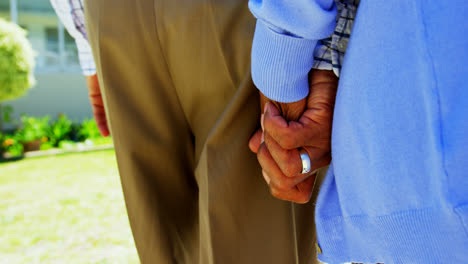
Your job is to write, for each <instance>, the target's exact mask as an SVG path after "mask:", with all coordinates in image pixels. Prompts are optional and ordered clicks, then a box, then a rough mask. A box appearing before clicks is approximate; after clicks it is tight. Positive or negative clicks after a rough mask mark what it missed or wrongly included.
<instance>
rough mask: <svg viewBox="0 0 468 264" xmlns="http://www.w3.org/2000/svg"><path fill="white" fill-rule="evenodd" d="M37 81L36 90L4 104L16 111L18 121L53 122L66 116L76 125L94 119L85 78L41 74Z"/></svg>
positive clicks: (65, 74)
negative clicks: (44, 119)
mask: <svg viewBox="0 0 468 264" xmlns="http://www.w3.org/2000/svg"><path fill="white" fill-rule="evenodd" d="M36 78H37V84H36V86H35V87H33V88H31V89H30V90H29V91H28V93H27V95H25V96H23V97H21V98H18V99H16V100H13V101H7V102H5V103H4V105H11V106H12V107H13V111H14V112H13V113H14V114H13V117H14V118H15V119H19V117H20V115H21V114H27V115H30V116H36V117H43V116H50V117H51V118H52V119H53V118H56V117H57V116H58V115H59V114H66V115H67V116H68V117H70V118H71V119H72V120H76V121H82V120H83V119H85V118H89V117H92V114H93V113H92V111H91V106H90V103H89V100H88V90H87V88H86V83H85V79H84V77H83V76H82V75H80V74H70V73H52V74H38V75H37V76H36ZM10 128H11V127H10Z"/></svg>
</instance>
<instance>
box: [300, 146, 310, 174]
mask: <svg viewBox="0 0 468 264" xmlns="http://www.w3.org/2000/svg"><path fill="white" fill-rule="evenodd" d="M299 154H300V155H301V160H302V172H301V173H303V174H304V173H309V172H310V169H311V162H310V157H309V154H308V153H307V151H305V149H303V148H301V150H299Z"/></svg>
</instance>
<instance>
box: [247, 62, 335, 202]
mask: <svg viewBox="0 0 468 264" xmlns="http://www.w3.org/2000/svg"><path fill="white" fill-rule="evenodd" d="M337 86H338V78H337V77H336V76H335V74H334V73H333V71H328V70H313V71H312V72H311V73H310V91H309V95H308V97H307V98H305V99H303V100H301V101H299V102H295V103H287V104H286V103H278V102H274V101H270V100H269V99H268V98H266V97H265V96H264V95H263V94H261V101H260V103H261V106H262V109H264V112H263V114H262V118H261V119H262V120H261V125H262V128H261V129H259V130H258V131H257V132H256V133H255V134H254V135H253V136H252V138H251V139H250V141H249V148H250V149H251V150H252V151H253V152H254V153H256V154H257V158H258V161H259V163H260V165H261V166H262V173H263V177H264V178H265V181H266V182H267V184H268V186H269V188H270V192H271V194H272V195H273V196H274V197H276V198H278V199H282V200H288V201H292V202H296V203H307V202H308V201H309V200H310V197H311V195H312V191H313V188H314V183H315V177H316V171H317V170H318V169H319V168H321V167H324V166H326V165H328V164H329V163H330V161H331V127H332V119H333V109H334V105H335V97H336V90H337ZM301 148H302V149H304V150H305V151H306V152H307V154H308V155H309V157H310V161H311V169H310V172H309V173H305V174H303V173H301V172H302V160H301V158H300V154H299V151H300V149H301Z"/></svg>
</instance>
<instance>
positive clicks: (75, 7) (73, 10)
mask: <svg viewBox="0 0 468 264" xmlns="http://www.w3.org/2000/svg"><path fill="white" fill-rule="evenodd" d="M50 3H51V4H52V6H53V7H54V9H55V12H56V13H57V16H58V17H59V19H60V21H61V22H62V23H63V25H64V26H65V28H66V29H67V31H68V33H69V34H70V35H71V36H72V37H73V38H74V39H75V42H76V46H77V49H78V57H79V59H80V65H81V69H82V71H83V74H84V75H94V74H96V65H95V63H94V58H93V54H92V52H91V47H90V45H89V42H88V36H87V34H86V29H85V20H84V11H83V3H82V0H50Z"/></svg>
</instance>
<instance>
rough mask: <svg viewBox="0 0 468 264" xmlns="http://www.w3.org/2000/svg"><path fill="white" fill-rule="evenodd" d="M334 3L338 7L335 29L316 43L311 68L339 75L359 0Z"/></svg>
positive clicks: (336, 0)
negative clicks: (330, 71) (331, 71)
mask: <svg viewBox="0 0 468 264" xmlns="http://www.w3.org/2000/svg"><path fill="white" fill-rule="evenodd" d="M335 3H336V5H337V8H338V13H337V17H336V27H335V31H334V32H333V34H332V35H331V36H330V37H328V38H326V39H322V40H321V41H319V43H318V44H317V47H316V48H315V51H314V64H313V68H314V69H320V70H333V72H334V73H335V75H336V76H338V77H339V76H340V70H341V65H342V64H343V58H344V54H345V51H346V47H347V46H348V41H349V37H350V35H351V29H352V28H353V23H354V18H355V16H356V11H357V7H358V5H359V0H335Z"/></svg>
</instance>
